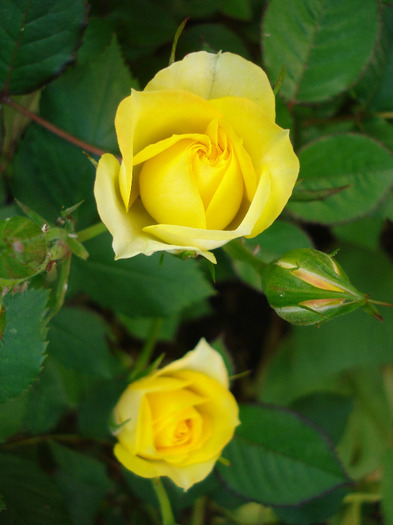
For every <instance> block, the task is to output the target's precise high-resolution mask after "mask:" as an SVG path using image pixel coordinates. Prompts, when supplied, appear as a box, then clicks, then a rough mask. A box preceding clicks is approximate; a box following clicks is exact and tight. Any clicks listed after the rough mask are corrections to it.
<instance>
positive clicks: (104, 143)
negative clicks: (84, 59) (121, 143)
mask: <svg viewBox="0 0 393 525" xmlns="http://www.w3.org/2000/svg"><path fill="white" fill-rule="evenodd" d="M75 86H78V89H75ZM131 87H136V84H135V81H133V79H132V78H131V75H130V73H129V70H128V68H127V67H126V65H125V64H124V61H123V59H122V56H121V52H120V48H119V45H118V44H117V41H116V40H115V39H113V40H112V43H111V44H110V45H109V46H108V47H107V48H106V49H105V50H104V51H103V52H102V53H101V54H99V55H98V56H95V57H94V60H90V61H89V63H88V64H83V65H81V66H76V67H73V68H71V69H69V70H68V71H67V72H66V73H65V74H64V75H62V76H61V77H60V78H58V79H57V80H55V81H54V82H53V83H52V84H51V85H50V86H48V87H47V88H46V89H45V91H44V92H43V94H42V97H41V100H40V111H41V115H42V117H43V118H46V119H48V120H49V121H50V122H53V123H54V124H56V125H57V126H59V127H60V128H62V129H64V130H65V131H67V132H68V133H71V134H72V135H75V136H76V137H78V138H79V139H82V140H84V141H86V142H88V143H89V144H92V145H94V146H97V147H99V148H101V149H103V150H104V151H111V152H117V151H118V147H117V140H116V133H115V126H114V120H115V113H116V110H117V106H118V105H119V103H120V101H121V100H122V99H123V98H125V97H126V96H128V95H130V93H131ZM84 197H85V196H84ZM75 202H78V199H75V200H74V202H73V204H74V203H75Z"/></svg>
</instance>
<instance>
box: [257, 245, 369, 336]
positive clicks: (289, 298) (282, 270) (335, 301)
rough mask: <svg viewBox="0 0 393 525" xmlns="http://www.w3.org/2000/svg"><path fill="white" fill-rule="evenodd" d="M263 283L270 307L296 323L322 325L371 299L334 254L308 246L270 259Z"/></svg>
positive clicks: (287, 319)
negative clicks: (351, 279) (357, 288)
mask: <svg viewBox="0 0 393 525" xmlns="http://www.w3.org/2000/svg"><path fill="white" fill-rule="evenodd" d="M262 286H263V290H264V292H265V294H266V297H267V300H268V301H269V304H270V306H271V307H272V308H274V310H275V311H276V313H277V314H278V315H279V316H280V317H282V318H283V319H285V320H286V321H288V322H290V323H292V324H295V325H304V326H306V325H312V324H321V323H323V322H325V321H328V320H329V319H333V318H334V317H337V316H339V315H342V314H346V313H348V312H351V311H352V310H355V309H356V308H359V307H360V306H364V305H365V304H366V303H367V301H368V299H367V296H366V295H365V294H363V293H361V292H359V291H358V290H356V288H354V287H353V286H352V284H351V283H350V282H349V279H348V277H347V275H346V274H345V272H344V270H343V269H342V268H341V266H340V265H339V264H338V263H337V262H336V261H335V260H334V259H333V257H332V256H330V255H327V254H325V253H322V252H319V251H318V250H313V249H309V248H302V249H298V250H292V251H290V252H288V253H286V254H285V255H283V256H282V257H280V258H279V259H277V260H275V261H273V262H271V263H270V264H269V265H268V266H267V267H266V269H265V270H264V272H263V276H262Z"/></svg>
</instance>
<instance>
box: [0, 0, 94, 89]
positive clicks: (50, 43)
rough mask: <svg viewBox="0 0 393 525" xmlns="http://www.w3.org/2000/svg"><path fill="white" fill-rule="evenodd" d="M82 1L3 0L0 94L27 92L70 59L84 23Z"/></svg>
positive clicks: (0, 34) (40, 83) (1, 12)
mask: <svg viewBox="0 0 393 525" xmlns="http://www.w3.org/2000/svg"><path fill="white" fill-rule="evenodd" d="M85 15H86V4H85V2H84V1H83V0H45V2H31V1H30V0H3V1H2V3H1V7H0V40H1V42H2V45H1V49H0V91H2V90H4V91H5V92H8V93H10V94H14V95H16V94H23V93H30V92H31V91H34V90H36V89H37V88H39V87H40V86H42V85H43V84H45V83H46V82H48V81H49V80H50V79H51V78H52V77H53V76H55V75H58V74H60V73H61V71H62V70H63V69H64V67H65V66H66V65H67V64H68V63H69V62H71V60H73V58H74V52H75V49H76V48H77V47H78V45H79V43H80V40H81V37H82V31H83V27H84V23H85Z"/></svg>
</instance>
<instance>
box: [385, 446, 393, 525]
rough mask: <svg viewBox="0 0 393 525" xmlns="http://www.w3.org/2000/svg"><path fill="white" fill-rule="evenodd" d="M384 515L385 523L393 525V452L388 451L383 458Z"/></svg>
mask: <svg viewBox="0 0 393 525" xmlns="http://www.w3.org/2000/svg"><path fill="white" fill-rule="evenodd" d="M382 465H383V478H382V514H383V518H384V523H386V524H388V523H393V500H392V494H393V450H392V449H391V448H389V449H388V450H386V452H385V454H384V458H383V462H382Z"/></svg>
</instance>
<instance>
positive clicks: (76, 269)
mask: <svg viewBox="0 0 393 525" xmlns="http://www.w3.org/2000/svg"><path fill="white" fill-rule="evenodd" d="M86 247H87V250H88V252H89V254H90V256H89V258H88V260H87V261H79V260H75V261H74V263H73V266H72V268H71V279H70V281H71V282H70V285H71V287H73V290H74V291H76V290H78V291H83V292H86V293H88V294H89V295H90V296H91V297H92V299H93V300H95V301H97V302H98V303H99V304H100V305H102V306H104V307H106V308H111V309H112V310H113V311H115V312H119V313H123V314H126V315H129V316H131V317H132V316H134V317H140V316H142V317H165V316H167V315H169V314H171V313H174V312H178V311H180V310H181V309H183V308H184V307H186V306H188V305H190V304H192V303H195V302H198V301H200V300H202V299H204V298H206V297H208V296H210V295H211V293H212V289H211V287H210V285H209V284H208V283H207V281H206V280H205V278H204V276H203V274H202V272H201V271H200V269H199V267H198V264H197V262H196V261H193V260H188V261H181V260H180V259H178V258H176V257H172V256H170V255H168V256H167V257H165V259H164V261H163V263H162V264H161V265H160V264H159V260H160V256H159V255H153V256H151V257H146V256H143V255H142V256H138V257H134V258H132V259H128V260H121V261H115V260H114V254H113V250H112V247H111V243H110V236H109V235H101V236H100V237H97V238H96V239H94V240H92V241H89V242H88V243H86ZM97 283H99V284H98V285H97Z"/></svg>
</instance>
